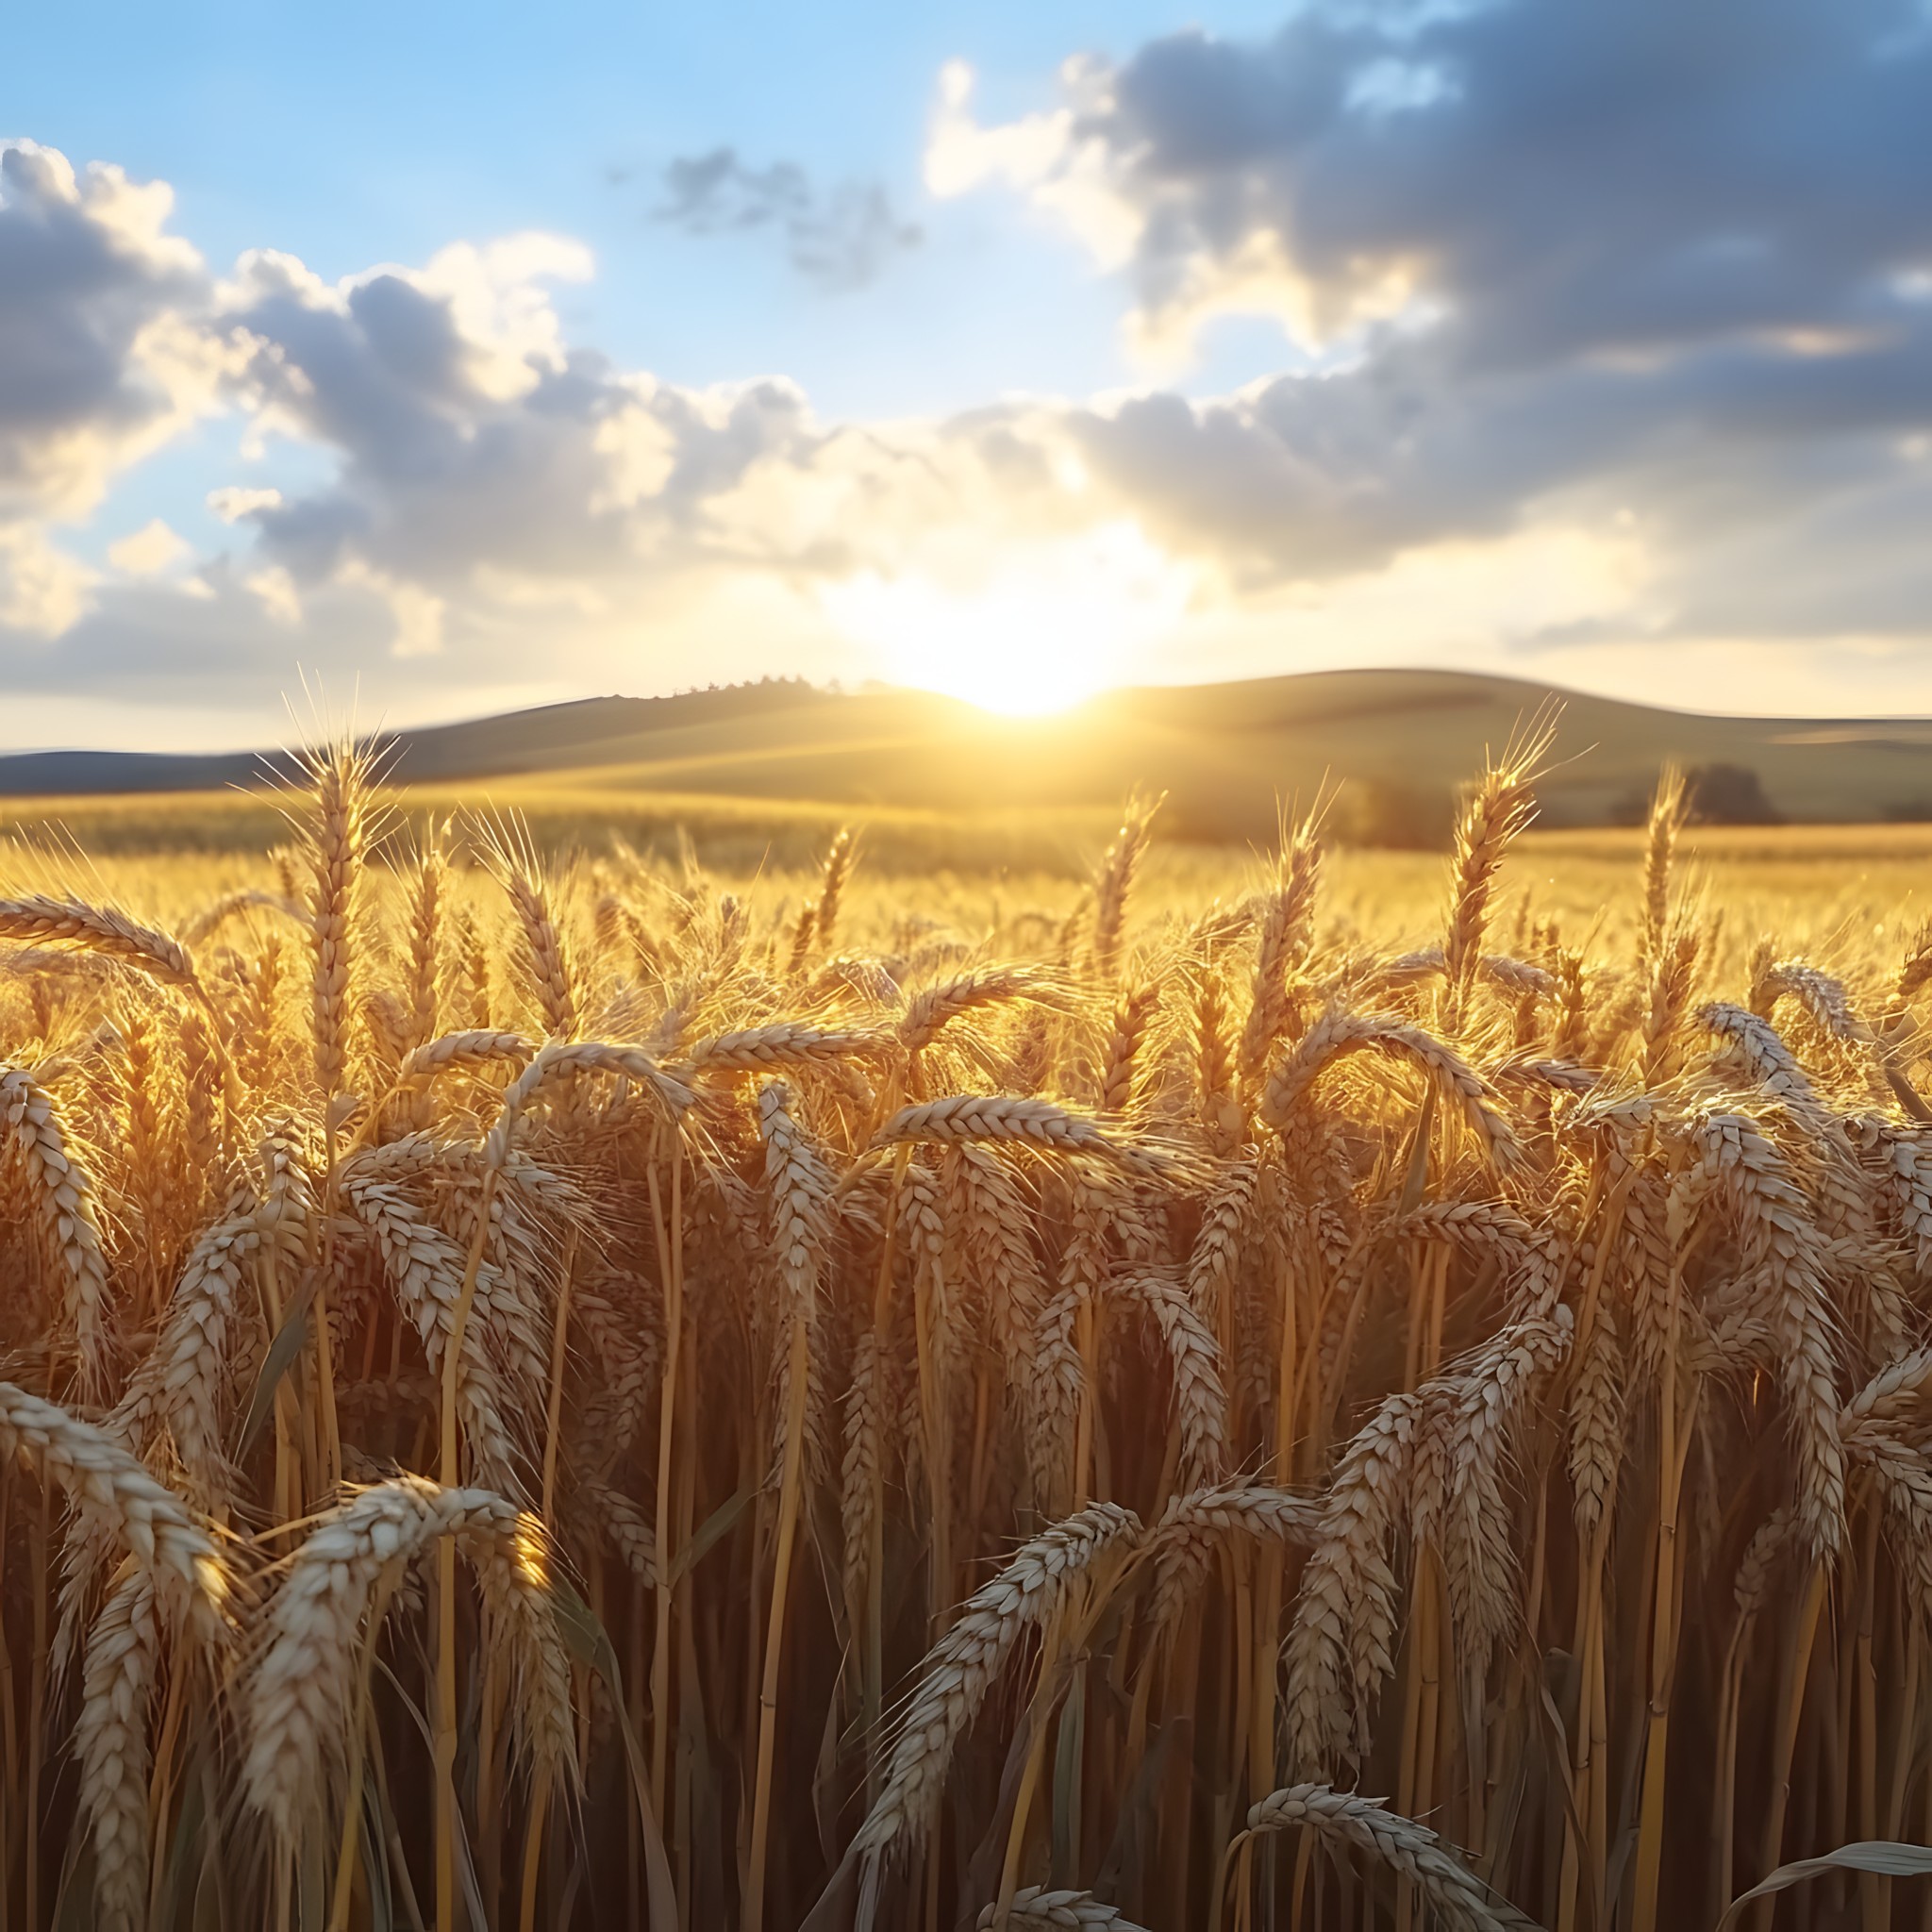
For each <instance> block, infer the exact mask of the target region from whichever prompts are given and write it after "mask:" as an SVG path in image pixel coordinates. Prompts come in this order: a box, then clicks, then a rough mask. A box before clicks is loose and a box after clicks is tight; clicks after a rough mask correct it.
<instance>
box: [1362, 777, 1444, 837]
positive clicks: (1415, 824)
mask: <svg viewBox="0 0 1932 1932" xmlns="http://www.w3.org/2000/svg"><path fill="white" fill-rule="evenodd" d="M1337 806H1338V809H1337V812H1336V816H1335V819H1334V821H1333V824H1334V826H1335V832H1336V836H1337V837H1338V838H1340V839H1341V841H1343V842H1344V843H1347V844H1350V845H1371V846H1380V847H1383V848H1385V849H1387V850H1391V851H1396V852H1440V851H1441V850H1442V849H1443V848H1444V847H1445V846H1446V845H1447V844H1448V842H1449V834H1450V832H1451V830H1452V829H1453V828H1454V826H1455V824H1456V801H1455V798H1454V797H1453V795H1452V794H1451V793H1450V792H1449V791H1447V790H1445V789H1442V788H1441V787H1435V786H1427V785H1400V784H1396V783H1395V782H1394V781H1392V780H1391V779H1386V778H1362V779H1357V780H1354V781H1352V782H1350V783H1349V784H1347V785H1345V786H1344V787H1343V788H1342V791H1341V798H1340V799H1339V800H1338V801H1337Z"/></svg>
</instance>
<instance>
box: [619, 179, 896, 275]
mask: <svg viewBox="0 0 1932 1932" xmlns="http://www.w3.org/2000/svg"><path fill="white" fill-rule="evenodd" d="M663 187H664V195H665V198H664V200H663V201H662V202H661V203H660V204H659V205H658V208H656V209H655V210H654V211H653V212H654V216H655V218H656V219H657V220H658V221H660V222H665V223H668V224H669V225H672V226H673V227H676V228H681V229H682V230H683V231H684V232H685V233H686V234H687V235H722V234H732V233H742V232H744V231H746V230H750V229H770V230H772V231H774V232H775V233H776V234H778V235H780V236H782V237H783V239H784V242H785V249H786V254H787V256H788V258H790V260H791V266H792V267H793V268H794V269H795V270H797V272H798V273H799V274H800V275H804V276H805V277H806V278H807V279H808V281H811V282H814V283H816V284H817V285H818V286H819V287H820V288H823V289H827V290H847V289H859V288H863V287H864V286H865V285H866V284H867V283H868V282H872V281H874V280H876V278H877V277H878V275H880V274H881V273H882V272H883V271H884V269H885V268H886V266H887V264H888V263H889V262H890V261H891V258H893V257H894V256H895V255H901V254H904V253H905V251H906V250H908V248H916V247H917V246H918V245H919V242H920V240H921V235H920V230H919V229H918V227H917V226H915V225H913V224H911V223H909V222H904V221H901V220H900V218H899V217H898V215H897V214H896V213H895V212H894V211H893V208H892V205H891V200H890V199H889V197H888V196H887V194H886V191H885V190H884V189H883V188H882V187H880V186H879V185H878V183H876V182H865V181H847V182H841V183H840V184H838V185H837V186H835V187H832V188H829V189H826V188H822V187H820V186H819V185H818V184H817V183H815V182H814V181H813V180H812V179H811V177H810V176H809V175H808V174H807V173H806V172H805V170H804V169H803V168H801V167H799V166H797V165H796V164H795V163H793V162H791V161H774V163H773V164H772V165H771V166H770V167H766V168H752V167H747V166H746V165H745V163H744V162H743V161H742V160H741V159H740V158H739V156H738V152H737V150H736V149H735V148H729V147H720V148H713V149H712V150H711V151H710V152H709V153H708V154H703V155H691V156H687V157H684V158H679V159H677V160H675V161H673V162H672V163H671V165H670V166H669V167H668V168H666V169H665V170H664V177H663Z"/></svg>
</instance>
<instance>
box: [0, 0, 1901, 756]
mask: <svg viewBox="0 0 1932 1932" xmlns="http://www.w3.org/2000/svg"><path fill="white" fill-rule="evenodd" d="M246 18H247V17H245V16H242V14H241V13H240V12H239V10H238V9H235V8H230V7H228V6H225V5H223V4H218V0H195V4H193V5H192V6H189V7H187V8H184V9H178V10H176V11H175V13H173V14H171V15H170V16H169V18H168V19H167V20H166V21H160V20H156V19H151V18H149V17H147V16H144V15H142V14H140V13H138V12H136V11H134V10H133V9H130V8H117V9H113V10H112V12H111V17H110V20H109V23H108V27H109V30H108V31H106V32H104V31H102V29H101V24H100V22H99V21H98V19H96V18H94V17H89V18H88V19H85V20H83V19H82V18H80V17H79V16H75V15H73V14H71V13H69V14H59V13H52V14H43V15H41V16H37V17H35V18H33V19H32V20H30V21H27V22H25V23H24V24H22V25H19V26H17V27H16V28H15V30H14V36H13V42H14V44H13V53H12V58H11V71H10V72H9V76H8V78H9V83H10V85H9V96H8V107H7V110H6V111H7V119H6V121H5V122H4V123H0V351H4V354H5V359H6V364H7V367H6V369H5V372H4V375H0V747H4V748H8V749H21V748H26V747H29V746H33V745H46V744H51V743H55V742H62V743H75V744H79V743H87V744H106V745H111V746H138V745H148V746H153V747H162V746H178V745H186V744H190V743H194V744H210V745H212V744H234V743H242V742H253V741H259V740H260V739H261V738H262V737H263V736H264V735H266V734H269V733H272V732H273V731H274V729H275V724H276V720H277V719H278V718H279V717H280V716H281V713H282V695H281V694H282V692H283V691H288V690H291V689H293V688H294V686H295V683H296V675H295V673H296V670H297V667H299V666H307V667H309V668H310V669H313V668H315V667H317V666H320V667H322V669H323V672H324V674H325V677H326V679H327V681H328V683H329V685H330V687H331V688H332V689H345V688H347V687H348V686H350V685H352V684H355V685H358V686H359V689H360V691H361V692H362V694H363V701H364V702H365V703H366V704H368V705H369V706H371V707H373V708H379V709H380V710H381V711H382V712H383V714H385V715H388V716H392V717H394V718H396V719H398V720H401V721H406V722H408V723H411V724H413V723H415V722H416V721H419V720H426V719H428V718H431V717H434V716H446V715H448V714H449V712H450V711H451V710H452V709H454V708H457V706H458V700H456V699H454V698H452V697H451V695H450V691H451V688H452V687H453V686H458V687H460V689H461V691H462V692H463V694H464V695H463V697H462V699H461V701H460V702H461V704H462V705H463V706H464V707H467V708H472V709H474V710H475V711H478V712H497V711H502V710H508V709H515V708H523V707H525V706H528V705H532V704H537V703H544V702H558V701H565V700H567V699H568V698H569V697H570V696H571V695H572V694H573V693H575V692H578V691H584V690H588V689H597V688H609V687H612V686H622V687H627V688H632V689H644V690H665V689H670V688H676V687H681V686H684V685H688V684H691V683H692V682H703V681H705V680H706V679H707V678H708V677H715V678H718V679H720V680H736V679H742V678H746V677H756V676H758V675H762V674H767V673H771V674H781V673H795V674H798V675H804V676H807V677H808V678H811V679H813V680H816V681H828V680H833V679H838V680H842V681H848V682H850V681H859V680H863V679H867V678H880V679H883V680H885V681H889V682H891V683H895V684H909V685H916V686H921V687H924V688H930V689H939V690H943V691H952V692H953V693H955V694H956V695H961V696H966V697H968V698H971V699H973V700H974V701H975V702H979V703H981V704H984V705H987V706H990V707H991V708H1004V709H1022V708H1041V709H1045V708H1056V707H1064V706H1065V705H1067V704H1070V703H1072V702H1074V701H1076V700H1077V699H1079V698H1080V697H1081V696H1083V695H1085V694H1087V693H1089V692H1091V691H1096V690H1102V689H1110V688H1117V687H1121V686H1132V685H1141V684H1149V683H1169V682H1196V681H1200V682H1221V681H1227V680H1231V679H1237V678H1241V677H1252V676H1263V675H1291V674H1293V673H1295V672H1299V671H1308V670H1324V669H1341V668H1351V667H1367V666H1372V665H1376V664H1399V665H1410V666H1417V667H1421V666H1424V665H1425V666H1427V667H1428V668H1456V669H1464V670H1469V671H1473V672H1479V673H1484V674H1489V675H1518V676H1524V677H1528V678H1532V679H1542V680H1545V681H1547V682H1550V683H1552V684H1556V685H1560V686H1566V687H1572V688H1576V689H1581V690H1585V691H1594V692H1599V693H1602V694H1604V695H1610V696H1619V697H1624V698H1627V699H1630V700H1632V701H1638V702H1641V701H1643V700H1644V699H1645V698H1647V697H1648V696H1649V695H1651V694H1652V693H1654V692H1657V691H1669V692H1670V694H1671V697H1672V701H1673V702H1674V704H1677V705H1680V706H1684V707H1689V708H1697V709H1702V710H1706V711H1709V712H1712V713H1715V714H1724V713H1725V712H1727V711H1735V708H1736V705H1737V702H1738V693H1739V692H1740V691H1748V692H1749V693H1750V694H1751V700H1752V703H1753V704H1754V706H1757V707H1762V709H1761V710H1759V711H1757V712H1756V713H1755V714H1756V715H1766V716H1812V717H1829V716H1879V715H1886V714H1889V713H1896V714H1912V713H1916V712H1919V711H1924V710H1927V709H1932V561H1928V560H1927V555H1926V553H1927V550H1928V546H1927V545H1925V543H1924V541H1923V533H1924V528H1925V527H1926V524H1927V512H1928V510H1932V204H1928V203H1927V201H1926V198H1925V196H1924V193H1923V192H1922V189H1923V183H1924V180H1925V179H1927V178H1928V177H1932V24H1928V22H1927V19H1926V16H1925V14H1924V10H1923V8H1920V7H1919V6H1918V5H1917V4H1916V0H1849V4H1844V5H1827V4H1826V0H1705V4H1703V5H1700V6H1698V7H1695V8H1674V7H1669V6H1665V5H1664V4H1663V0H1640V4H1636V5H1617V4H1612V0H1590V4H1588V5H1586V6H1581V7H1577V8H1565V9H1563V10H1562V12H1561V15H1560V18H1559V16H1558V15H1557V13H1555V12H1553V11H1552V9H1551V8H1549V6H1548V5H1547V4H1546V0H1487V4H1471V5H1456V6H1450V7H1439V6H1419V5H1407V4H1398V0H1387V4H1361V0H1306V4H1294V5H1275V6H1261V5H1257V4H1248V0H1215V4H1211V5H1207V6H1204V7H1201V8H1196V9H1194V10H1193V11H1192V13H1191V16H1190V15H1189V14H1188V13H1184V12H1182V11H1181V10H1180V9H1177V8H1171V7H1169V8H1163V7H1158V6H1156V5H1154V4H1152V0H1132V4H1131V5H1125V4H1124V5H1121V6H1119V7H1113V8H1101V7H1099V6H1098V5H1091V4H1086V0H1081V4H1077V5H1067V6H1063V7H1060V8H1055V9H1053V10H1051V11H1050V12H1043V11H1041V10H1038V9H1018V8H967V7H964V6H952V7H945V8H938V9H933V10H931V11H929V12H928V13H925V14H922V15H921V16H919V17H918V18H917V19H916V20H914V19H905V18H901V17H900V16H898V15H896V14H892V13H890V12H887V11H885V10H882V9H879V8H876V7H874V6H868V5H864V4H861V0H847V4H845V5H843V6H841V7H839V8H836V9H835V10H834V13H833V15H832V16H828V17H827V16H814V18H813V19H812V20H810V21H805V20H800V19H795V18H793V17H791V15H789V14H788V13H787V12H786V10H785V9H782V8H775V7H772V6H769V5H759V6H757V7H754V8H752V9H751V10H750V11H749V12H748V13H745V14H743V15H741V16H734V18H733V21H732V22H731V23H729V24H728V25H727V24H726V23H724V22H723V21H721V20H713V19H710V18H707V17H692V18H691V19H689V20H670V19H665V20H646V19H642V18H640V17H636V16H633V15H631V14H630V13H628V12H627V11H625V9H622V8H616V7H613V6H608V5H603V4H592V0H577V4H575V5H573V6H571V7H568V8H563V9H561V10H560V11H558V12H557V13H555V14H554V15H552V16H551V17H550V18H549V19H548V21H547V22H546V32H545V33H544V34H543V35H542V36H540V37H535V38H532V37H528V36H511V35H508V34H507V33H500V32H494V31H491V30H490V27H491V23H490V21H489V19H488V18H487V17H486V18H484V19H482V20H480V21H478V22H475V23H473V25H475V26H476V27H477V29H478V30H477V31H475V32H473V33H472V34H471V35H469V36H467V37H465V38H464V40H463V42H462V43H461V44H459V45H458V44H457V43H456V42H454V41H453V40H452V37H451V36H449V35H448V34H446V33H444V32H442V31H441V30H440V29H439V28H438V27H437V26H436V25H434V24H433V23H429V22H414V21H401V20H397V19H395V18H393V17H392V16H391V14H384V15H381V16H377V15H376V14H375V11H374V9H373V8H364V7H361V6H359V5H358V6H354V7H351V8H349V9H348V10H347V11H346V12H342V13H339V14H338V15H336V16H333V17H332V18H331V20H330V21H329V22H328V23H327V24H326V25H323V26H319V27H310V26H307V25H303V24H300V23H296V22H293V21H290V20H284V19H281V18H279V17H275V16H270V17H265V18H263V19H261V20H258V21H256V20H253V19H248V23H247V24H248V27H249V31H248V32H246V33H243V32H242V31H241V30H240V29H241V26H242V23H243V21H244V19H246ZM507 20H508V16H505V21H506V22H507ZM371 45H377V46H379V47H380V48H381V49H382V51H383V58H382V59H381V61H379V62H378V63H377V64H376V66H375V68H374V69H370V68H369V67H368V64H367V61H366V59H365V58H364V57H365V54H366V50H367V48H368V47H369V46H371ZM345 101H353V102H354V103H355V104H356V105H355V107H354V108H351V109H348V110H346V112H345V110H344V108H343V105H342V104H343V103H344V102H345ZM184 102H192V103H195V104H198V108H199V111H196V112H185V111H183V108H182V103H184Z"/></svg>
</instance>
